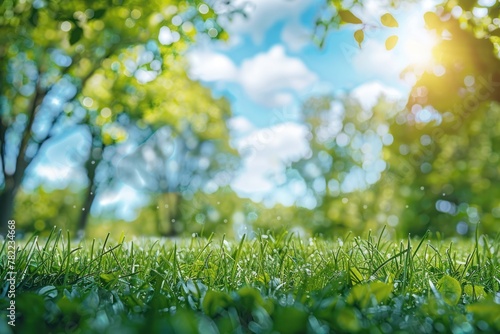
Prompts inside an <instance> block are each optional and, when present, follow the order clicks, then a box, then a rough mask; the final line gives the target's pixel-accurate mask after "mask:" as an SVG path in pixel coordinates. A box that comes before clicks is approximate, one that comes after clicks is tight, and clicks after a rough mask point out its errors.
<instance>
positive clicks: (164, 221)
mask: <svg viewBox="0 0 500 334" xmlns="http://www.w3.org/2000/svg"><path fill="white" fill-rule="evenodd" d="M180 202H181V195H180V193H178V192H172V193H163V194H161V195H160V198H159V200H158V219H157V228H158V233H159V234H160V235H161V236H163V237H175V236H177V235H178V234H179V228H176V224H178V223H179V218H180V210H179V207H180Z"/></svg>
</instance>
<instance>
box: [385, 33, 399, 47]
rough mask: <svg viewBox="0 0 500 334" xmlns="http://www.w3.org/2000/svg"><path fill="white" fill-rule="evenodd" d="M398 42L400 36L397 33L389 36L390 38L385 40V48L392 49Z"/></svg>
mask: <svg viewBox="0 0 500 334" xmlns="http://www.w3.org/2000/svg"><path fill="white" fill-rule="evenodd" d="M397 43H398V36H396V35H392V36H389V38H387V39H386V40H385V48H386V49H387V50H392V49H394V47H395V46H396V44H397Z"/></svg>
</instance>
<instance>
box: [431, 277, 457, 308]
mask: <svg viewBox="0 0 500 334" xmlns="http://www.w3.org/2000/svg"><path fill="white" fill-rule="evenodd" d="M437 289H438V291H439V293H440V294H441V296H442V297H443V300H444V301H445V302H446V303H447V304H449V305H456V304H457V303H458V301H459V300H460V296H461V295H462V287H461V286H460V283H459V282H458V281H457V280H456V279H454V278H453V277H451V276H448V275H445V276H443V277H442V278H441V279H440V280H439V281H438V283H437Z"/></svg>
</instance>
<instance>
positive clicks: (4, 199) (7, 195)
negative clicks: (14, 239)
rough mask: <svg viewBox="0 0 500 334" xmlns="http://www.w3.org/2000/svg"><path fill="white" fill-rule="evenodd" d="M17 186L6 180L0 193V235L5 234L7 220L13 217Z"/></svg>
mask: <svg viewBox="0 0 500 334" xmlns="http://www.w3.org/2000/svg"><path fill="white" fill-rule="evenodd" d="M17 190H18V187H15V186H14V185H13V184H9V183H8V182H6V184H5V188H4V189H3V191H2V192H1V193H0V235H2V236H4V237H5V236H6V235H7V226H8V224H7V222H8V221H9V220H11V219H14V217H13V213H14V199H15V197H16V193H17Z"/></svg>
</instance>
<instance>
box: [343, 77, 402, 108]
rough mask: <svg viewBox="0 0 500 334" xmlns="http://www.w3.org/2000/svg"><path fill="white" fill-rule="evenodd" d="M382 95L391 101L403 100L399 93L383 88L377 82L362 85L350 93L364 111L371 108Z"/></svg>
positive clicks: (383, 86)
mask: <svg viewBox="0 0 500 334" xmlns="http://www.w3.org/2000/svg"><path fill="white" fill-rule="evenodd" d="M382 95H383V96H385V98H387V99H389V100H392V101H398V100H400V99H402V98H403V94H402V93H401V91H399V90H397V89H395V88H391V87H388V86H385V85H383V84H381V83H380V82H377V81H372V82H368V83H365V84H362V85H361V86H358V87H356V88H355V89H353V90H352V92H351V96H353V97H354V98H356V99H357V100H358V101H359V102H360V103H361V105H362V106H363V108H364V109H365V110H369V109H371V108H373V107H374V106H375V105H376V104H377V101H378V99H379V97H380V96H382Z"/></svg>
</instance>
